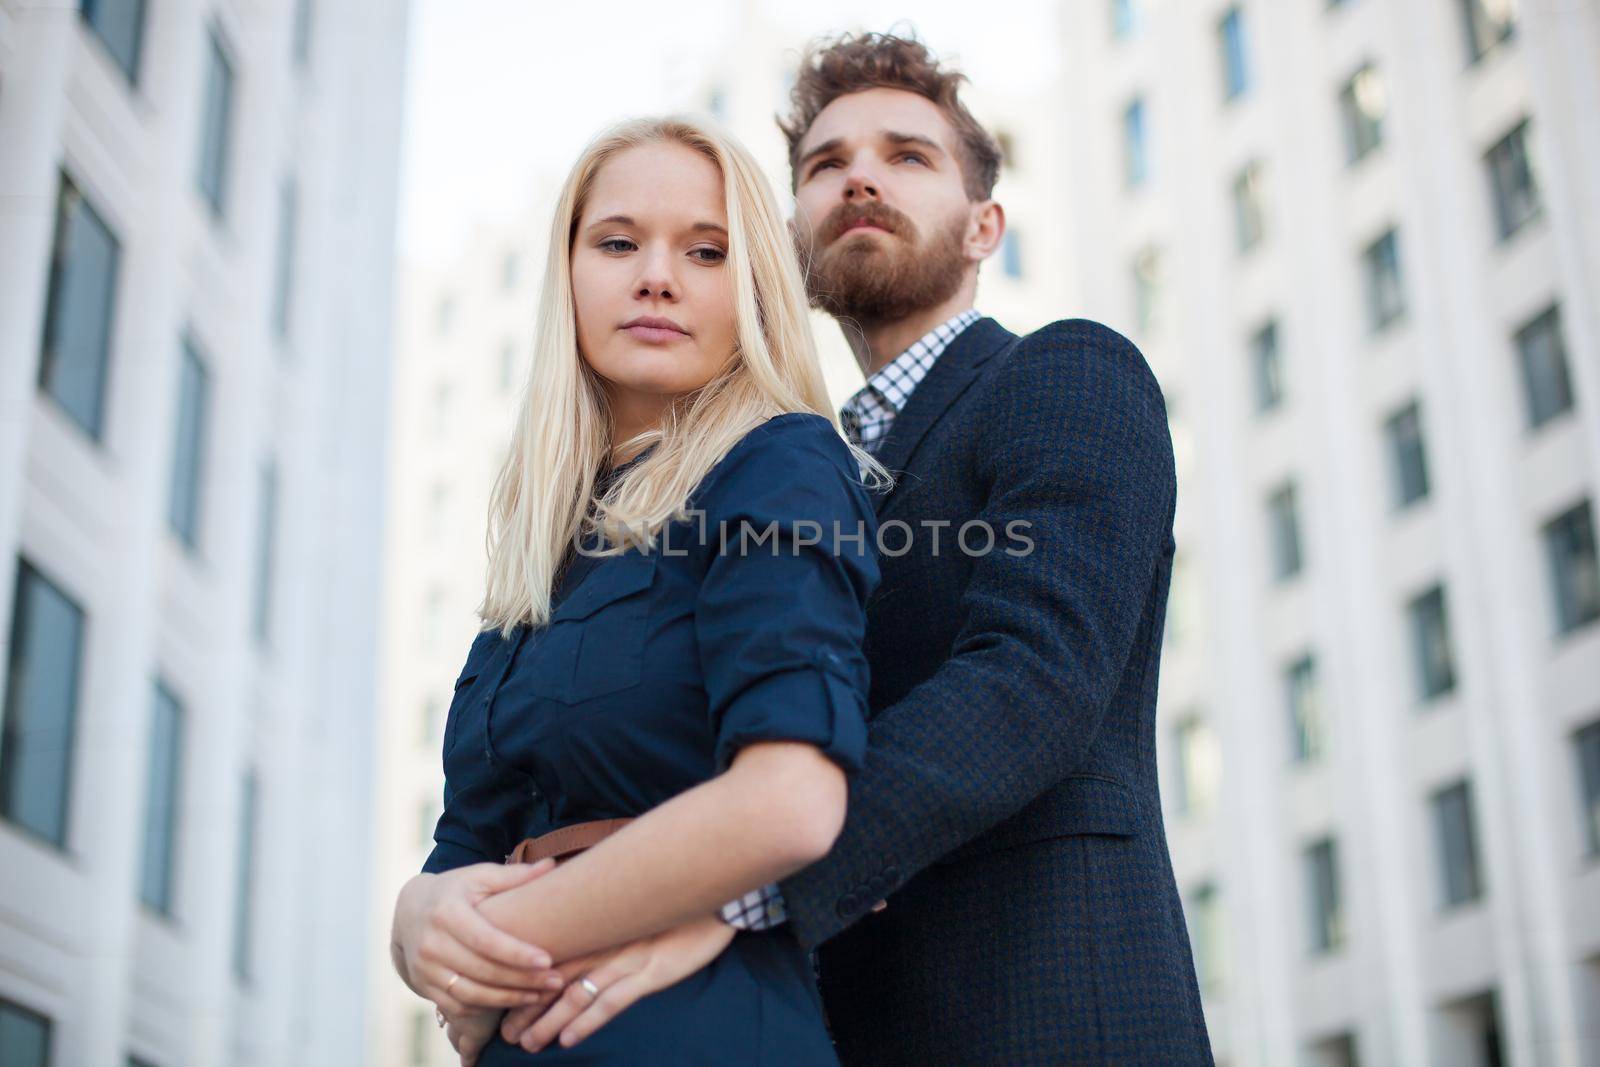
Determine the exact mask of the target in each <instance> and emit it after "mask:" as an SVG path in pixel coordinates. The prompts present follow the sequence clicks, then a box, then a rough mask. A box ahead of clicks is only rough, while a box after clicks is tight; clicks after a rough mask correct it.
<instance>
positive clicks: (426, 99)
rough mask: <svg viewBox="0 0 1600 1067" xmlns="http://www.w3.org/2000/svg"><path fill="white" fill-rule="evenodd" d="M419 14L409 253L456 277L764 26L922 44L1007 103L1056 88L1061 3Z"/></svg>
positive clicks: (473, 0) (622, 6)
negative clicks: (903, 36) (498, 227)
mask: <svg viewBox="0 0 1600 1067" xmlns="http://www.w3.org/2000/svg"><path fill="white" fill-rule="evenodd" d="M976 10H978V7H977V5H974V4H972V3H971V0H929V2H923V3H919V2H910V3H908V2H906V0H901V2H900V3H884V2H879V0H856V2H854V3H847V2H844V0H807V2H806V3H805V4H800V5H797V4H793V3H782V2H775V0H695V2H693V3H690V4H661V3H646V2H643V0H608V2H607V3H604V4H579V3H572V2H567V3H555V2H549V0H414V4H413V8H412V16H411V33H410V56H409V67H408V70H409V76H408V79H407V89H406V104H405V139H404V147H403V151H402V174H401V221H400V249H401V254H402V256H403V257H404V258H405V259H406V260H407V261H408V262H411V263H416V264H428V265H435V266H444V265H448V263H449V262H450V260H451V259H452V258H453V257H454V256H455V255H456V254H457V253H458V252H459V251H460V249H461V246H462V245H463V243H464V242H465V240H466V239H467V237H468V236H469V235H470V234H471V232H472V229H473V225H474V224H475V223H478V222H483V223H487V224H491V225H495V224H502V223H504V222H505V221H507V220H510V219H514V218H515V217H516V216H517V215H518V214H519V213H520V211H521V210H522V209H525V207H526V205H527V203H528V202H529V199H530V192H529V190H530V186H531V183H532V180H533V178H534V176H536V175H550V176H556V177H559V176H560V175H562V174H564V173H565V172H566V169H567V167H568V166H569V165H570V164H571V162H572V160H573V159H574V158H576V156H577V154H578V151H579V150H580V149H581V148H582V147H583V145H584V144H585V143H586V142H587V141H588V140H589V139H590V138H591V137H592V136H593V135H594V134H595V133H596V132H598V131H599V130H600V129H601V128H602V127H604V126H605V125H607V124H609V123H610V122H613V121H616V120H618V119H621V118H624V117H627V116H631V115H642V114H657V113H663V112H668V111H672V110H674V109H675V108H678V107H683V106H685V105H686V104H687V103H688V102H689V100H688V94H689V93H690V92H691V91H692V90H693V89H694V88H695V87H697V86H699V85H700V84H702V83H703V82H704V81H705V80H706V79H707V78H709V77H710V75H711V74H712V73H713V71H711V70H710V69H709V67H710V65H711V64H713V63H715V62H716V59H717V57H719V56H721V55H724V54H725V53H726V51H727V49H728V48H729V47H730V46H733V45H734V44H735V43H736V42H735V40H734V36H735V35H736V34H737V33H738V27H739V25H740V24H741V22H742V21H745V20H750V19H761V20H764V21H765V22H767V23H769V24H771V25H773V26H775V27H777V28H778V29H779V30H780V31H781V32H782V33H783V35H784V36H785V37H792V39H793V41H794V47H795V49H796V56H797V57H798V50H799V48H800V46H801V45H802V44H803V43H804V42H805V41H806V40H807V39H808V38H809V37H811V36H813V35H815V34H818V33H825V32H826V33H832V32H838V31H842V30H889V29H891V28H892V29H895V30H896V31H897V32H904V31H905V30H906V29H907V28H912V29H914V30H915V32H916V34H917V36H919V37H920V38H921V39H922V40H924V41H926V42H927V43H928V44H929V45H930V46H932V47H933V49H934V50H935V51H936V52H938V53H939V54H940V55H941V56H943V57H946V58H948V59H950V60H951V61H953V62H955V63H956V64H957V65H958V66H959V67H960V68H961V69H962V70H963V71H965V72H966V73H967V75H968V76H969V77H971V78H972V79H973V80H974V82H976V83H978V84H981V85H983V86H985V87H986V88H992V89H993V90H994V91H997V92H1011V91H1017V90H1022V89H1026V88H1028V87H1029V86H1031V85H1034V84H1037V83H1038V82H1039V81H1040V80H1042V79H1044V78H1046V77H1048V76H1049V74H1050V71H1051V68H1052V66H1053V64H1054V63H1055V62H1056V56H1058V55H1059V48H1060V46H1059V42H1058V40H1057V31H1056V24H1055V20H1054V16H1053V4H1052V3H1051V0H991V2H990V3H987V4H984V5H982V7H981V10H982V11H983V13H984V14H983V16H982V17H979V16H977V15H976V14H975V11H976Z"/></svg>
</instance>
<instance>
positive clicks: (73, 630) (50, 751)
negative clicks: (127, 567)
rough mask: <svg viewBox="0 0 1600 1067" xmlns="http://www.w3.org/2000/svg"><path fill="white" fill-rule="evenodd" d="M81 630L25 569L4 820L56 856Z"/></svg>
mask: <svg viewBox="0 0 1600 1067" xmlns="http://www.w3.org/2000/svg"><path fill="white" fill-rule="evenodd" d="M83 629H84V623H83V609H82V608H80V607H79V606H78V605H77V604H75V603H74V602H73V601H72V600H71V599H70V598H68V596H67V595H66V594H65V593H63V592H62V591H61V590H60V589H58V588H57V587H56V586H55V584H54V583H52V582H51V581H50V580H49V579H47V578H45V577H44V576H43V575H41V574H40V573H39V572H38V571H36V570H34V569H33V567H32V566H30V565H29V564H28V563H27V561H26V560H24V561H21V562H20V563H19V565H18V569H17V588H16V600H15V603H14V605H13V608H12V612H11V659H10V673H9V675H8V676H7V679H6V702H5V725H4V729H3V731H0V817H4V818H6V819H8V820H9V821H11V822H12V823H14V824H16V825H17V826H20V827H22V828H23V829H25V830H27V831H29V832H30V833H32V834H34V835H36V836H37V837H40V838H42V839H44V840H45V841H48V842H49V843H51V844H52V845H55V846H56V847H57V848H65V847H66V841H67V808H68V801H69V799H70V797H71V794H72V748H73V735H74V732H75V729H76V723H77V717H78V675H79V669H80V660H81V657H82V649H83ZM7 1062H9V1061H7Z"/></svg>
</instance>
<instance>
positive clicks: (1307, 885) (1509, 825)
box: [1059, 0, 1600, 1067]
mask: <svg viewBox="0 0 1600 1067" xmlns="http://www.w3.org/2000/svg"><path fill="white" fill-rule="evenodd" d="M1521 7H1522V9H1521V10H1518V7H1517V5H1516V4H1514V3H1512V2H1510V0H1414V2H1405V3H1380V2H1377V0H1332V2H1329V0H1305V2H1296V3H1278V2H1273V3H1266V2H1261V0H1237V2H1229V0H1205V2H1197V3H1174V2H1164V3H1163V2H1157V0H1143V2H1140V0H1105V2H1100V3H1092V4H1063V5H1061V7H1060V9H1059V10H1060V11H1061V15H1062V28H1063V31H1064V34H1065V39H1064V55H1063V76H1062V85H1061V93H1062V97H1061V107H1060V114H1061V115H1062V117H1063V121H1064V122H1065V123H1066V126H1067V130H1068V137H1069V144H1070V145H1071V146H1072V148H1071V149H1070V150H1069V151H1068V152H1067V157H1068V168H1069V169H1068V171H1067V173H1066V174H1065V175H1064V176H1063V177H1064V181H1063V185H1062V188H1063V190H1064V192H1065V194H1066V196H1067V199H1068V202H1069V205H1070V207H1069V223H1068V230H1069V232H1070V234H1071V241H1072V242H1073V245H1074V259H1075V260H1076V263H1077V275H1076V276H1077V279H1078V283H1079V286H1080V290H1079V292H1078V293H1077V294H1075V295H1076V297H1077V302H1078V305H1079V306H1080V307H1081V308H1082V309H1083V311H1084V313H1086V314H1088V315H1090V316H1092V317H1096V318H1100V319H1102V320H1104V321H1106V322H1108V323H1110V324H1111V325H1113V326H1115V327H1117V328H1119V329H1121V330H1123V331H1124V332H1125V333H1127V334H1129V335H1130V336H1131V337H1133V338H1134V339H1135V340H1136V341H1137V342H1138V343H1139V344H1140V346H1141V347H1142V348H1143V349H1144V351H1145V352H1146V354H1147V355H1148V356H1149V358H1150V361H1151V363H1152V365H1153V366H1154V368H1155V369H1156V372H1157V374H1158V376H1159V377H1160V379H1161V381H1162V383H1163V387H1164V389H1165V392H1166V394H1167V400H1168V406H1169V411H1170V413H1171V418H1172V426H1173V437H1174V443H1175V447H1176V449H1177V453H1178V458H1179V514H1178V520H1177V523H1178V530H1177V540H1178V546H1179V564H1178V568H1177V573H1176V576H1175V578H1174V587H1173V593H1172V598H1171V602H1170V604H1169V620H1168V631H1167V642H1166V649H1165V657H1164V662H1163V677H1162V684H1161V724H1160V737H1159V746H1160V750H1161V756H1162V765H1163V774H1164V776H1165V777H1164V781H1163V796H1164V803H1165V806H1166V809H1167V811H1166V818H1167V826H1168V833H1169V837H1170V840H1171V844H1172V851H1173V856H1174V862H1175V865H1176V867H1177V874H1178V879H1179V883H1180V887H1181V888H1182V890H1183V892H1184V899H1185V904H1186V909H1187V912H1188V916H1189V921H1190V928H1191V932H1192V935H1193V942H1194V947H1195V951H1196V962H1197V968H1198V970H1199V973H1200V978H1201V981H1202V987H1203V990H1204V996H1205V1000H1206V1007H1207V1018H1208V1021H1209V1023H1210V1027H1211V1033H1212V1038H1213V1042H1214V1044H1215V1048H1216V1051H1217V1056H1218V1060H1219V1062H1222V1063H1226V1064H1229V1065H1231V1067H1243V1065H1278V1064H1306V1065H1329V1067H1334V1065H1339V1067H1348V1065H1354V1064H1361V1065H1363V1067H1370V1065H1412V1064H1416V1065H1425V1064H1426V1065H1437V1067H1472V1065H1491V1064H1502V1063H1504V1064H1516V1065H1532V1064H1560V1065H1563V1067H1579V1065H1593V1064H1596V1063H1600V725H1597V723H1600V567H1597V563H1596V552H1595V525H1596V522H1597V518H1596V497H1597V496H1600V480H1597V474H1600V313H1597V310H1596V303H1595V300H1594V294H1595V293H1596V292H1600V212H1597V211H1596V208H1597V206H1600V202H1597V200H1596V197H1595V190H1596V189H1600V136H1597V132H1600V127H1597V124H1596V123H1597V120H1596V115H1597V114H1600V73H1597V72H1600V62H1597V60H1600V8H1597V7H1596V6H1595V5H1594V4H1592V3H1571V4H1545V3H1532V2H1529V3H1525V4H1523V5H1522V6H1521Z"/></svg>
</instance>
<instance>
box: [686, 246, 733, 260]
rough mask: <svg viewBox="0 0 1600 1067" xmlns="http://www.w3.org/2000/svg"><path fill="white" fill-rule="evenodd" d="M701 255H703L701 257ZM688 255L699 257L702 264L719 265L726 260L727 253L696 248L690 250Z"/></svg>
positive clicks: (712, 249) (715, 249)
mask: <svg viewBox="0 0 1600 1067" xmlns="http://www.w3.org/2000/svg"><path fill="white" fill-rule="evenodd" d="M702 253H704V254H703V255H702ZM689 254H690V255H691V256H700V261H701V262H702V263H721V262H722V261H723V260H724V259H727V258H728V253H726V252H724V251H723V250H722V249H720V248H696V249H692V250H691V251H690V252H689Z"/></svg>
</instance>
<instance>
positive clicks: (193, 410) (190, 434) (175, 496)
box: [167, 338, 210, 548]
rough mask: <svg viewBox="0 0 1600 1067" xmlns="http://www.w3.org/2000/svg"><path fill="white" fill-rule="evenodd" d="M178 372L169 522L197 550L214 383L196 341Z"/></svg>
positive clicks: (189, 344)
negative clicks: (207, 423)
mask: <svg viewBox="0 0 1600 1067" xmlns="http://www.w3.org/2000/svg"><path fill="white" fill-rule="evenodd" d="M182 348H183V354H182V356H181V359H180V370H179V372H178V418H177V423H178V427H177V439H176V440H175V441H174V442H173V448H172V486H171V499H170V501H169V503H168V507H167V521H168V522H169V523H170V524H171V526H172V530H173V532H174V533H176V534H177V535H178V536H179V537H180V538H182V539H183V543H184V544H186V545H188V546H189V547H190V548H193V547H194V546H195V545H196V544H197V543H198V541H199V534H200V529H199V528H200V491H201V485H202V482H201V470H202V467H203V459H204V456H205V434H206V407H207V404H208V402H209V394H210V384H209V381H208V376H207V374H206V368H205V364H204V363H202V362H201V360H200V353H199V352H197V351H195V347H194V342H193V341H192V340H190V339H188V338H185V339H184V342H183V346H182Z"/></svg>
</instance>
